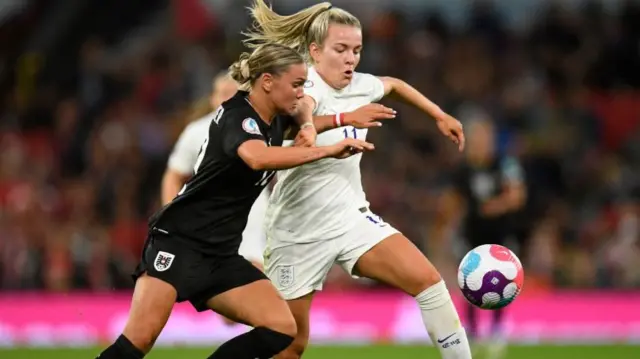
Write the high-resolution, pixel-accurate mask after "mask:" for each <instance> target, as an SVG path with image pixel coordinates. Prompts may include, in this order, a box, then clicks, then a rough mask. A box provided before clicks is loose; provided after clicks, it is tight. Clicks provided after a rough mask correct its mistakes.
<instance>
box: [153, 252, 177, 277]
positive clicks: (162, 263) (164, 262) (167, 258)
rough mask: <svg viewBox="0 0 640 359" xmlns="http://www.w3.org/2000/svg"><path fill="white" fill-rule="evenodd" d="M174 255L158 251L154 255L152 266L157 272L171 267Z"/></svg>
mask: <svg viewBox="0 0 640 359" xmlns="http://www.w3.org/2000/svg"><path fill="white" fill-rule="evenodd" d="M175 257H176V256H175V255H173V254H171V253H167V252H163V251H160V252H158V255H157V256H156V259H155V260H154V261H153V268H155V269H156V270H157V271H158V272H164V271H166V270H167V269H169V268H171V265H172V264H173V259H174V258H175Z"/></svg>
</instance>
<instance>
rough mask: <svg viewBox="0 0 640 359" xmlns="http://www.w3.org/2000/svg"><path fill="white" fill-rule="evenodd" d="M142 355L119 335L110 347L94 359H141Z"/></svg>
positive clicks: (127, 340)
mask: <svg viewBox="0 0 640 359" xmlns="http://www.w3.org/2000/svg"><path fill="white" fill-rule="evenodd" d="M144 355H145V354H144V353H143V352H142V351H141V350H140V349H138V348H136V347H135V346H133V344H132V343H131V342H130V341H129V339H127V337H125V336H124V335H120V336H119V337H118V339H116V341H115V342H114V343H113V344H111V346H110V347H108V348H107V349H105V350H104V351H103V352H102V353H100V355H98V357H97V358H96V359H142V358H144Z"/></svg>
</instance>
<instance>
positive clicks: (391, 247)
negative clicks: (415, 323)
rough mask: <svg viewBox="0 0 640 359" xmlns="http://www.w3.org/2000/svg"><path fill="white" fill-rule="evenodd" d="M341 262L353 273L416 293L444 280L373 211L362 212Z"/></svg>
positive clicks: (418, 252)
mask: <svg viewBox="0 0 640 359" xmlns="http://www.w3.org/2000/svg"><path fill="white" fill-rule="evenodd" d="M363 217H364V220H360V221H359V222H358V225H357V226H356V227H355V229H354V231H357V232H354V234H353V236H352V240H351V243H350V247H349V246H347V247H345V248H346V249H345V250H344V251H343V252H342V253H341V258H340V264H341V265H342V266H343V268H345V270H350V271H351V273H352V274H354V275H357V276H362V277H367V278H371V279H374V280H378V281H380V282H383V283H385V284H388V285H391V286H393V287H396V288H399V289H401V290H403V291H404V292H406V293H408V294H410V295H414V296H415V295H417V294H419V293H420V292H422V291H423V290H424V289H426V288H428V287H430V286H431V285H433V284H435V283H437V282H439V281H440V280H441V277H440V273H438V271H437V270H436V268H435V267H434V266H433V264H432V263H431V262H430V261H429V260H428V259H427V258H426V257H425V255H424V254H423V253H422V252H421V251H420V250H419V249H418V247H416V246H415V244H413V242H411V241H410V240H409V239H408V238H407V237H405V236H404V235H403V234H402V233H400V232H398V231H397V230H396V229H395V228H393V227H392V226H391V225H389V224H387V223H385V222H384V221H383V220H382V219H381V218H380V217H379V216H376V215H374V214H372V213H371V212H369V211H368V212H365V213H363Z"/></svg>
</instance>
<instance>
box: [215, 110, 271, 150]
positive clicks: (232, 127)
mask: <svg viewBox="0 0 640 359" xmlns="http://www.w3.org/2000/svg"><path fill="white" fill-rule="evenodd" d="M221 122H222V126H221V131H222V132H221V134H222V148H223V150H224V153H225V154H226V155H227V156H231V157H235V156H238V147H240V145H242V144H243V143H245V142H247V141H250V140H261V141H265V142H266V139H265V137H264V136H263V135H262V132H260V127H259V126H258V120H256V119H254V118H252V117H249V116H246V117H245V116H242V115H241V114H240V113H229V114H228V117H227V118H226V119H224V121H221Z"/></svg>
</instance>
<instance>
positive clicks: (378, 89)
mask: <svg viewBox="0 0 640 359" xmlns="http://www.w3.org/2000/svg"><path fill="white" fill-rule="evenodd" d="M358 75H360V76H359V78H358V81H357V86H358V88H359V89H360V90H361V91H364V92H366V93H367V94H368V95H369V99H368V100H369V102H378V101H380V100H381V99H382V98H383V97H384V84H383V83H382V80H381V79H380V78H379V77H377V76H374V75H371V74H365V73H359V74H358Z"/></svg>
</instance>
